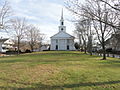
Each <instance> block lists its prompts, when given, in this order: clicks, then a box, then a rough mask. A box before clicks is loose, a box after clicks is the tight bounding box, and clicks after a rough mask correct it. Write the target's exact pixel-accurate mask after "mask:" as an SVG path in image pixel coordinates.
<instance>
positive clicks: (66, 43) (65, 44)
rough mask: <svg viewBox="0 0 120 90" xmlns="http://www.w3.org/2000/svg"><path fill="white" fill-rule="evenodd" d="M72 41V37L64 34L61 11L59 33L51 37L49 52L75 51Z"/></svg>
mask: <svg viewBox="0 0 120 90" xmlns="http://www.w3.org/2000/svg"><path fill="white" fill-rule="evenodd" d="M74 39H75V37H74V36H72V35H70V34H68V33H67V32H66V26H64V19H63V10H62V15H61V20H60V26H59V32H58V33H57V34H55V35H53V36H52V37H51V47H50V50H75V47H74Z"/></svg>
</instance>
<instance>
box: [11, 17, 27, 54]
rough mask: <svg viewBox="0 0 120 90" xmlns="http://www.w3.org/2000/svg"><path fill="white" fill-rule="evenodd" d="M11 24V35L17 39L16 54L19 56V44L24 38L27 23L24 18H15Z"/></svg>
mask: <svg viewBox="0 0 120 90" xmlns="http://www.w3.org/2000/svg"><path fill="white" fill-rule="evenodd" d="M11 23H12V29H13V31H12V33H13V35H14V37H16V39H17V49H18V54H20V42H21V40H22V39H23V38H24V36H25V31H26V28H27V23H26V20H25V18H23V19H20V18H15V19H13V20H11Z"/></svg>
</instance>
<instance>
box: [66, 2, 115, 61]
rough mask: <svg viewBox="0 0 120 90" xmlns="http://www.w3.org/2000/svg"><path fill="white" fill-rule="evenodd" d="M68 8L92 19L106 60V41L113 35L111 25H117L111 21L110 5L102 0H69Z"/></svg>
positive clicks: (79, 15)
mask: <svg viewBox="0 0 120 90" xmlns="http://www.w3.org/2000/svg"><path fill="white" fill-rule="evenodd" d="M67 8H68V9H69V10H70V11H72V12H74V13H75V14H76V15H77V16H78V17H81V16H84V17H87V18H89V19H91V20H92V24H93V26H94V30H95V31H96V34H97V37H98V40H99V42H100V44H101V46H102V49H103V60H106V50H105V49H106V48H105V41H106V40H107V39H108V38H109V37H110V36H111V34H112V33H113V31H112V30H111V29H110V28H109V26H112V27H117V26H115V24H113V23H114V22H110V21H111V20H110V19H113V18H110V17H111V12H112V11H110V7H108V6H107V4H106V3H104V2H102V1H100V0H86V3H85V4H80V2H79V0H69V2H68V3H67Z"/></svg>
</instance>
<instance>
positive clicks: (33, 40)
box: [26, 25, 43, 52]
mask: <svg viewBox="0 0 120 90" xmlns="http://www.w3.org/2000/svg"><path fill="white" fill-rule="evenodd" d="M26 36H27V40H28V42H29V45H30V48H31V51H32V52H33V50H34V47H35V45H37V44H38V43H39V44H40V45H41V43H42V40H43V38H42V35H41V33H40V29H39V28H36V27H35V26H33V25H29V26H28V28H27V31H26Z"/></svg>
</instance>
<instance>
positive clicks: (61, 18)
mask: <svg viewBox="0 0 120 90" xmlns="http://www.w3.org/2000/svg"><path fill="white" fill-rule="evenodd" d="M61 20H63V8H62V13H61Z"/></svg>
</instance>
